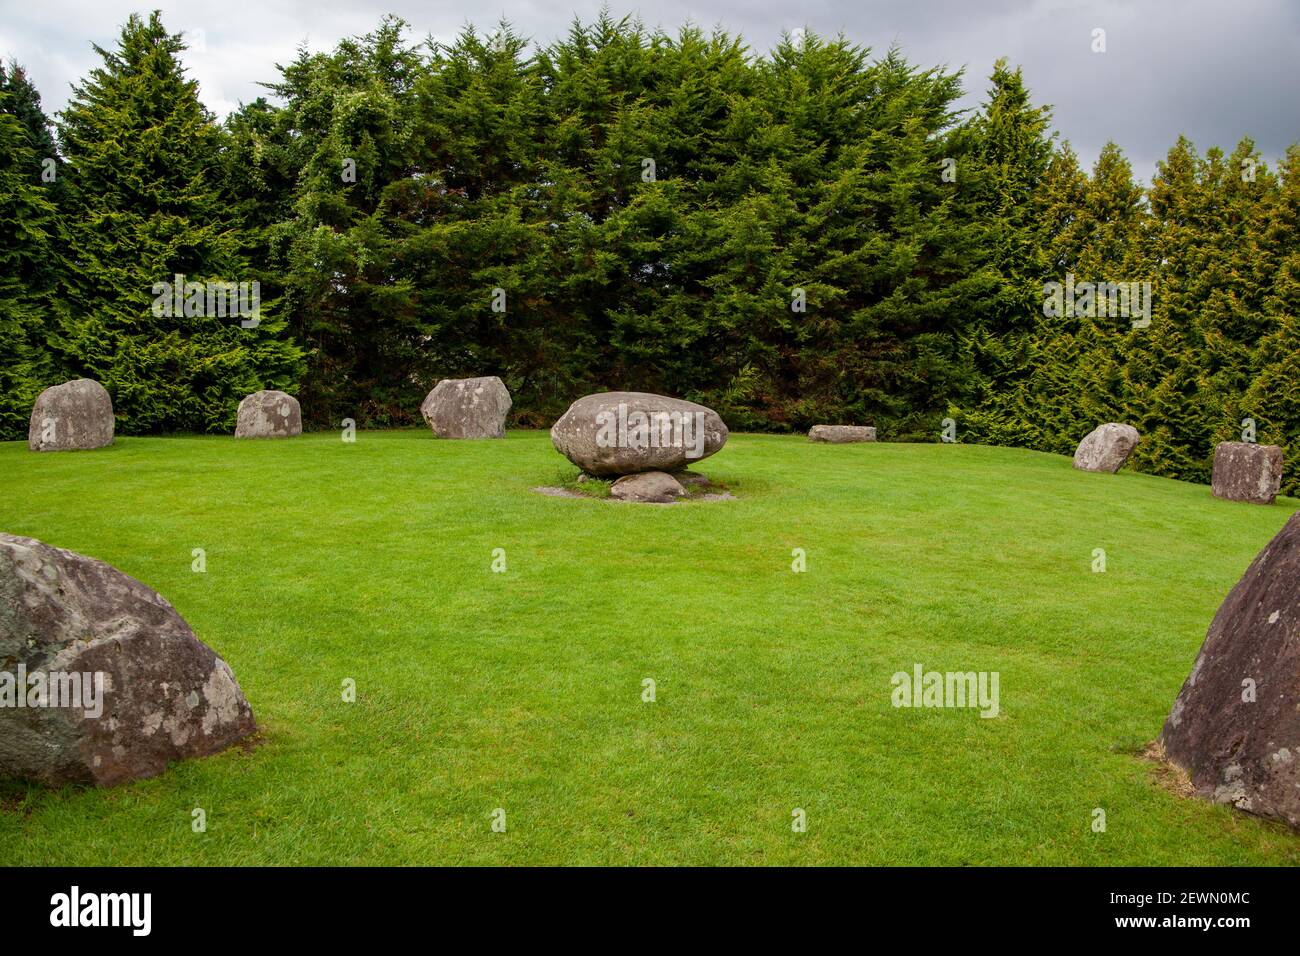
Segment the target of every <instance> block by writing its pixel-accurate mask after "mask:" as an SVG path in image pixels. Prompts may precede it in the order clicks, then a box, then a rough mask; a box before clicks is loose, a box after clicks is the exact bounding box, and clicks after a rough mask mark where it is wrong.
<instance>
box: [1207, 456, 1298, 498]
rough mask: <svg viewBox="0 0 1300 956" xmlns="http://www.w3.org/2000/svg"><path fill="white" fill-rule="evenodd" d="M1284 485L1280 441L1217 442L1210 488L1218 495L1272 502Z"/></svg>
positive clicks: (1220, 496) (1218, 496) (1219, 496)
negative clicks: (1265, 443)
mask: <svg viewBox="0 0 1300 956" xmlns="http://www.w3.org/2000/svg"><path fill="white" fill-rule="evenodd" d="M1281 486H1282V449H1281V448H1279V447H1278V446H1277V445H1256V444H1254V443H1253V442H1244V441H1224V442H1219V444H1217V445H1215V446H1214V473H1213V475H1212V477H1211V479H1210V488H1211V490H1212V491H1213V492H1214V495H1215V497H1216V498H1226V499H1228V500H1229V501H1249V502H1251V503H1252V504H1257V505H1271V504H1272V503H1273V499H1274V498H1276V497H1277V491H1278V488H1280V487H1281Z"/></svg>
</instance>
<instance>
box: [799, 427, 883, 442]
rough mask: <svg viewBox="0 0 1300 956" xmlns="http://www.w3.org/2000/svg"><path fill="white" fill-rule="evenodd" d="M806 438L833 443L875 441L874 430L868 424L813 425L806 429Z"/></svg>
mask: <svg viewBox="0 0 1300 956" xmlns="http://www.w3.org/2000/svg"><path fill="white" fill-rule="evenodd" d="M808 440H809V441H824V442H830V443H831V444H833V445H844V444H848V443H850V442H859V441H875V440H876V430H875V428H873V427H872V426H870V425H814V426H813V427H812V428H810V429H808Z"/></svg>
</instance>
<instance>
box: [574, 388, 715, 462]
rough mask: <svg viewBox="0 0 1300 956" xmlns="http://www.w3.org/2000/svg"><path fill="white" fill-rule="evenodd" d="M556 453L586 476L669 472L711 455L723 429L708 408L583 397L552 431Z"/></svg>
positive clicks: (603, 395) (611, 395)
mask: <svg viewBox="0 0 1300 956" xmlns="http://www.w3.org/2000/svg"><path fill="white" fill-rule="evenodd" d="M551 443H552V444H553V445H554V446H555V449H556V450H557V451H558V452H559V453H560V454H561V455H563V456H564V457H565V458H567V459H569V461H571V462H573V463H574V464H575V465H577V466H578V467H579V468H581V469H582V470H583V471H584V472H586V473H587V474H588V475H594V476H596V477H599V478H608V477H611V476H619V475H634V474H637V473H639V472H643V471H664V472H674V471H680V470H681V469H683V468H686V467H687V466H688V465H691V464H694V463H695V462H697V461H700V460H701V459H704V458H707V457H709V456H710V455H712V454H714V453H716V452H717V451H718V450H719V449H720V448H722V446H723V445H725V444H726V443H727V426H726V425H725V424H723V422H722V418H721V417H720V416H719V415H718V413H717V412H715V411H714V410H713V409H711V408H708V407H706V406H704V405H699V404H696V403H695V402H688V401H686V400H684V399H680V398H669V397H668V396H667V395H655V394H653V393H651V392H600V393H598V394H595V395H586V396H584V397H582V398H580V399H578V400H577V401H576V402H574V403H573V404H572V405H570V406H569V410H568V411H567V412H565V413H564V414H563V415H561V416H560V420H559V421H557V422H556V423H555V424H554V426H552V428H551Z"/></svg>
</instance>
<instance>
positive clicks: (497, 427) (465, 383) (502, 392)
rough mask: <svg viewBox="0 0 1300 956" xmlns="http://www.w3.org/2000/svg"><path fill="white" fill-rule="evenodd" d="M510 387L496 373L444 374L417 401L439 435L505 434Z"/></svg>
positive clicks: (425, 417)
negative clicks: (449, 375) (474, 376)
mask: <svg viewBox="0 0 1300 956" xmlns="http://www.w3.org/2000/svg"><path fill="white" fill-rule="evenodd" d="M510 405H511V400H510V391H509V390H508V389H507V388H506V383H505V382H503V381H501V379H499V378H497V376H495V375H487V376H484V377H482V378H444V379H443V380H442V381H440V382H439V383H438V384H437V385H435V386H434V387H433V391H431V392H430V393H429V394H428V395H426V396H425V399H424V402H423V403H421V405H420V414H421V415H422V416H423V417H424V421H425V424H427V425H428V426H429V428H431V429H432V430H433V433H434V434H435V435H437V436H438V437H439V438H505V437H506V416H507V415H508V414H510Z"/></svg>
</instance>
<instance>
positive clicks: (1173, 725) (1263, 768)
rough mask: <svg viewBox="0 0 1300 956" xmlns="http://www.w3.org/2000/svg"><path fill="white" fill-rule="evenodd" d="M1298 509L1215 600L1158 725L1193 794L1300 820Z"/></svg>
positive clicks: (1298, 825) (1168, 754)
mask: <svg viewBox="0 0 1300 956" xmlns="http://www.w3.org/2000/svg"><path fill="white" fill-rule="evenodd" d="M1297 593H1300V512H1297V513H1296V514H1293V515H1292V516H1291V518H1290V520H1288V521H1287V523H1286V524H1285V525H1284V526H1283V527H1282V530H1281V531H1279V532H1278V533H1277V535H1276V536H1275V537H1274V538H1273V540H1272V541H1270V542H1269V543H1268V546H1267V547H1265V548H1264V550H1263V551H1261V552H1260V553H1259V555H1258V556H1257V557H1256V558H1255V560H1254V561H1253V562H1252V563H1251V565H1250V567H1249V568H1247V569H1246V573H1245V574H1244V575H1243V576H1242V578H1241V580H1240V581H1238V582H1237V585H1236V587H1234V588H1233V589H1232V590H1231V591H1230V592H1228V596H1227V597H1226V598H1225V599H1224V601H1223V604H1222V605H1220V607H1219V611H1218V613H1217V614H1215V615H1214V621H1213V623H1211V624H1210V630H1209V633H1208V634H1206V635H1205V643H1204V644H1202V645H1201V651H1200V653H1199V654H1197V656H1196V663H1195V664H1194V665H1193V666H1192V671H1191V674H1190V675H1189V676H1188V678H1187V681H1186V682H1185V683H1184V684H1183V688H1182V691H1181V692H1180V693H1179V694H1178V698H1177V699H1176V700H1175V701H1174V706H1173V710H1172V711H1171V712H1170V714H1169V719H1168V720H1167V721H1165V726H1164V729H1163V730H1162V731H1161V734H1160V741H1161V743H1162V744H1163V745H1164V750H1165V756H1166V757H1167V758H1168V759H1169V760H1170V761H1171V762H1172V763H1174V764H1175V765H1177V766H1179V767H1181V768H1183V769H1184V770H1185V771H1186V772H1187V773H1188V775H1189V777H1190V778H1191V782H1192V785H1193V786H1194V787H1195V788H1196V792H1197V794H1199V795H1200V796H1202V797H1204V798H1206V799H1208V800H1213V801H1215V802H1216V803H1227V804H1231V805H1232V806H1235V807H1237V808H1238V809H1240V810H1246V811H1249V812H1250V813H1253V814H1257V815H1259V816H1264V817H1272V818H1275V819H1278V820H1283V821H1285V822H1286V823H1288V824H1290V825H1291V826H1292V827H1294V828H1296V829H1300V709H1297V701H1300V604H1297V602H1296V594H1297Z"/></svg>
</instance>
